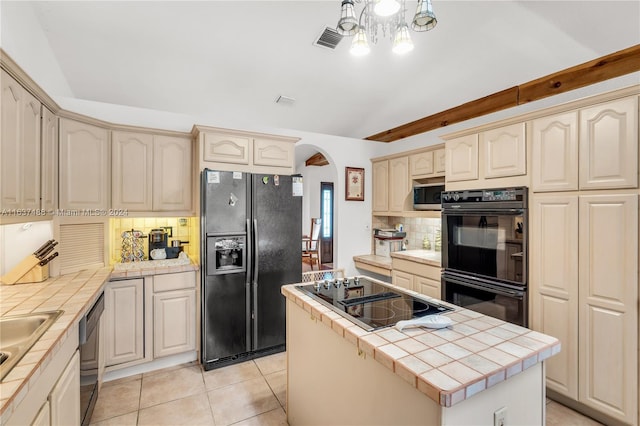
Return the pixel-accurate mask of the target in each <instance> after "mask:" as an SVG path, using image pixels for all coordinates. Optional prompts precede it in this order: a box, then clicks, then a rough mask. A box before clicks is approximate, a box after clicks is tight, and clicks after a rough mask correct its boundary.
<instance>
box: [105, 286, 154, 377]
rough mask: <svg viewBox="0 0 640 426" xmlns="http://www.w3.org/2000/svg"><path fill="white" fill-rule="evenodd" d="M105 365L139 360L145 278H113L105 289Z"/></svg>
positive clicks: (142, 331) (142, 348) (141, 357)
mask: <svg viewBox="0 0 640 426" xmlns="http://www.w3.org/2000/svg"><path fill="white" fill-rule="evenodd" d="M104 309H105V312H104V316H103V320H104V322H105V334H106V336H105V346H106V348H105V364H106V366H107V367H109V366H112V365H117V364H123V363H126V362H131V361H137V360H142V359H143V358H144V357H145V349H144V345H145V340H144V319H145V317H144V280H143V279H142V278H138V279H132V280H123V281H112V282H109V283H108V284H107V285H106V287H105V290H104Z"/></svg>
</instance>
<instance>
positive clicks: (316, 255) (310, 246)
mask: <svg viewBox="0 0 640 426" xmlns="http://www.w3.org/2000/svg"><path fill="white" fill-rule="evenodd" d="M321 224H322V219H320V218H318V217H314V218H312V219H311V232H310V234H311V236H309V235H303V236H302V261H303V262H309V264H310V265H311V270H313V264H314V263H315V264H316V265H318V270H320V239H319V237H320V226H321Z"/></svg>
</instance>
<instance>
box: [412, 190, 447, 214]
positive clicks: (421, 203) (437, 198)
mask: <svg viewBox="0 0 640 426" xmlns="http://www.w3.org/2000/svg"><path fill="white" fill-rule="evenodd" d="M442 191H444V185H442V184H425V185H415V186H414V187H413V209H414V210H440V209H441V208H442V205H441V202H442V199H441V194H442Z"/></svg>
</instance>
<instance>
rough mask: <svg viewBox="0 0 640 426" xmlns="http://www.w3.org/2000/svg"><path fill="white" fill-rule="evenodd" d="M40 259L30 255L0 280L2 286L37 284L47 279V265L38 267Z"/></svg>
mask: <svg viewBox="0 0 640 426" xmlns="http://www.w3.org/2000/svg"><path fill="white" fill-rule="evenodd" d="M39 263H40V259H38V258H37V257H35V256H34V255H32V254H30V255H29V256H27V257H25V258H24V259H23V260H22V262H20V263H19V264H18V265H16V267H15V268H13V269H12V270H11V271H9V272H8V273H6V274H5V275H4V276H3V277H1V278H0V283H2V284H22V283H39V282H42V281H44V280H46V279H47V278H49V265H44V266H40V265H39Z"/></svg>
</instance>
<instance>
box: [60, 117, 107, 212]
mask: <svg viewBox="0 0 640 426" xmlns="http://www.w3.org/2000/svg"><path fill="white" fill-rule="evenodd" d="M109 147H110V145H109V131H108V130H107V129H104V128H101V127H97V126H93V125H90V124H86V123H82V122H79V121H75V120H70V119H66V118H62V119H60V163H59V166H60V194H59V196H60V208H61V209H68V210H82V209H102V210H106V209H108V208H109V203H110V199H111V191H110V176H111V173H110V172H111V166H110V164H111V162H110V155H109V152H110V149H109Z"/></svg>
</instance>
